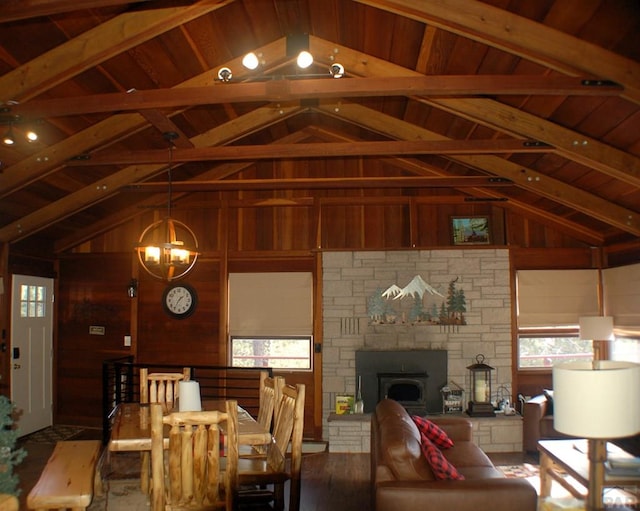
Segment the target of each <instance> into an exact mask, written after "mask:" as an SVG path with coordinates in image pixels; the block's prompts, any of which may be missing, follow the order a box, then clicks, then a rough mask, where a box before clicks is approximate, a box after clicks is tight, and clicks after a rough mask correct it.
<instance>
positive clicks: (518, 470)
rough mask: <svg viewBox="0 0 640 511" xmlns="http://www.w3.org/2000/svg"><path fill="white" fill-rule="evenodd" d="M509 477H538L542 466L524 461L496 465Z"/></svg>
mask: <svg viewBox="0 0 640 511" xmlns="http://www.w3.org/2000/svg"><path fill="white" fill-rule="evenodd" d="M496 468H497V469H498V470H500V472H502V473H503V474H504V476H505V477H507V478H529V477H538V475H539V474H540V468H539V467H538V465H533V464H531V463H524V464H521V465H499V466H497V467H496Z"/></svg>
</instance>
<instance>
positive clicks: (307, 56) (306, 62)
mask: <svg viewBox="0 0 640 511" xmlns="http://www.w3.org/2000/svg"><path fill="white" fill-rule="evenodd" d="M296 63H297V64H298V67H299V68H300V69H307V68H308V67H309V66H310V65H311V64H313V55H311V53H309V52H308V51H306V50H303V51H301V52H300V53H298V58H297V59H296Z"/></svg>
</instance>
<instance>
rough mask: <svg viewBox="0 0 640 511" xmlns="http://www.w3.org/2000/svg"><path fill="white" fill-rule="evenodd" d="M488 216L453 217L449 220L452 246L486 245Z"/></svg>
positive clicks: (489, 240) (488, 240)
mask: <svg viewBox="0 0 640 511" xmlns="http://www.w3.org/2000/svg"><path fill="white" fill-rule="evenodd" d="M489 232H490V231H489V217H488V216H455V217H452V218H451V234H452V238H453V244H454V245H488V244H489V243H490V242H491V239H490V238H491V237H490V236H489Z"/></svg>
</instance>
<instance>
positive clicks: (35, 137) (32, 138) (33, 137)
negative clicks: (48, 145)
mask: <svg viewBox="0 0 640 511" xmlns="http://www.w3.org/2000/svg"><path fill="white" fill-rule="evenodd" d="M24 136H25V137H27V140H28V141H29V142H35V141H36V140H38V134H37V133H36V132H35V131H33V130H31V129H29V130H27V131H25V132H24Z"/></svg>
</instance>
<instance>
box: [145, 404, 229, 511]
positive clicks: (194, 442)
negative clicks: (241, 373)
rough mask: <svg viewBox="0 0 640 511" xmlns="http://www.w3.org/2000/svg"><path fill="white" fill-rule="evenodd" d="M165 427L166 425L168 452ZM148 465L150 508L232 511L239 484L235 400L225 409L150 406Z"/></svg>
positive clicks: (163, 510)
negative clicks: (166, 411)
mask: <svg viewBox="0 0 640 511" xmlns="http://www.w3.org/2000/svg"><path fill="white" fill-rule="evenodd" d="M165 425H168V426H169V427H170V431H169V447H168V450H165V447H164V440H165V439H164V432H165ZM221 429H223V431H224V434H223V438H224V441H223V442H221ZM221 446H223V447H222V449H223V451H224V458H223V457H222V453H221ZM165 455H166V456H165ZM151 466H152V469H151V473H152V478H151V511H170V510H182V511H184V510H189V509H194V510H195V509H200V510H202V509H214V508H221V509H225V510H226V511H232V510H233V509H234V506H235V504H236V494H237V488H238V402H237V401H235V400H228V401H226V402H225V411H224V412H221V411H208V412H173V413H171V414H169V415H163V408H162V405H160V404H152V405H151Z"/></svg>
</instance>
